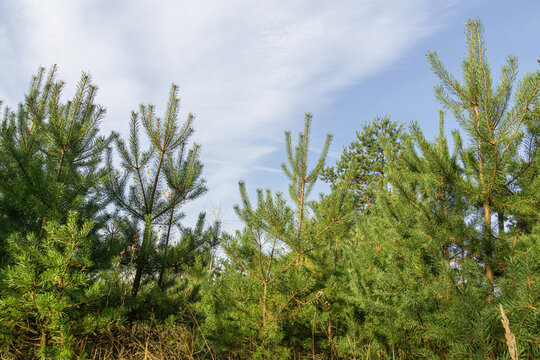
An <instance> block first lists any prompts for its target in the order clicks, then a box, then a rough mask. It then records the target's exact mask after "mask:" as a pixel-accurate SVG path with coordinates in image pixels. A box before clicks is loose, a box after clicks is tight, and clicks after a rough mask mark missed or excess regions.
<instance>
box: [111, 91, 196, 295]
mask: <svg viewBox="0 0 540 360" xmlns="http://www.w3.org/2000/svg"><path fill="white" fill-rule="evenodd" d="M177 92H178V88H177V86H176V85H173V86H172V87H171V92H170V96H169V102H168V105H167V111H166V113H165V117H164V118H163V119H162V118H159V117H156V115H155V110H154V106H153V105H146V106H145V105H141V106H140V108H139V112H132V115H131V123H130V137H129V141H128V142H127V143H126V142H124V141H123V140H121V139H117V141H116V145H117V149H118V153H119V155H120V158H121V161H122V168H123V172H122V173H119V172H117V176H116V177H115V178H114V179H113V180H112V181H110V182H108V183H107V184H106V186H107V190H108V193H109V194H110V197H111V199H112V201H113V202H114V203H115V205H116V206H117V207H118V208H119V209H121V210H122V211H124V212H126V213H127V214H129V215H130V216H131V218H132V221H133V222H134V223H135V224H141V225H140V226H142V236H140V235H138V237H142V239H141V240H137V242H138V244H137V248H136V254H135V268H136V273H135V277H134V280H133V288H132V292H131V294H132V296H133V297H135V296H136V295H137V293H138V291H139V288H140V285H141V280H142V277H143V274H149V275H152V276H153V275H155V274H156V273H159V275H158V276H159V279H160V280H159V282H160V285H162V283H163V276H164V272H165V270H166V267H165V266H164V264H165V263H164V262H163V261H160V263H161V266H160V264H159V263H155V262H152V261H150V260H151V259H152V258H155V255H156V250H157V244H158V237H159V236H160V235H161V238H160V239H159V241H160V247H161V249H162V251H163V252H164V253H166V252H167V251H168V249H169V246H170V241H171V235H172V232H171V231H172V229H173V228H174V227H175V226H176V225H178V224H179V221H180V220H181V219H182V217H183V216H184V215H183V213H182V212H181V211H180V208H181V206H182V205H184V204H185V203H187V202H188V201H190V200H193V199H196V198H198V197H199V196H201V195H203V194H204V193H205V192H206V187H205V181H204V179H202V178H201V175H202V164H201V163H200V162H199V160H198V155H199V151H200V146H199V145H194V146H193V147H192V148H191V149H190V150H189V151H186V147H187V144H188V140H189V137H190V136H191V134H192V133H193V129H192V128H191V124H192V120H193V116H192V115H189V117H188V119H187V120H186V121H185V122H184V123H183V124H181V125H180V124H179V123H178V110H179V109H178V108H179V102H180V100H179V99H178V98H177ZM141 122H142V125H143V128H144V131H145V133H146V135H147V137H148V140H149V141H150V147H149V149H148V150H147V151H142V149H141V140H140V135H139V130H140V123H141ZM109 168H110V169H111V171H112V169H113V165H112V158H111V156H109ZM164 229H165V231H164V232H163V234H160V233H161V231H162V230H164Z"/></svg>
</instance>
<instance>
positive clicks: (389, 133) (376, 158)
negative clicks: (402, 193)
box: [321, 116, 405, 212]
mask: <svg viewBox="0 0 540 360" xmlns="http://www.w3.org/2000/svg"><path fill="white" fill-rule="evenodd" d="M404 140H405V135H404V133H403V127H402V126H401V125H399V123H397V122H394V121H391V120H390V117H389V116H385V117H382V118H381V117H378V116H377V117H375V118H374V119H373V121H372V122H371V123H366V124H364V125H363V126H362V130H361V131H360V132H358V131H357V132H356V139H355V140H354V141H353V142H351V143H350V144H349V145H348V146H347V147H346V148H344V149H343V154H342V155H341V158H340V159H339V160H338V161H337V162H336V165H335V166H333V167H326V168H325V169H324V171H323V173H322V176H321V179H322V180H324V181H326V182H329V183H330V184H331V185H332V187H335V186H337V185H338V184H339V183H340V182H343V181H344V178H345V175H346V174H347V171H348V170H349V168H350V167H351V166H352V169H351V172H352V175H351V176H352V184H351V186H350V189H351V190H352V191H353V193H354V201H355V204H356V207H357V208H358V209H359V210H362V211H364V212H367V211H368V210H369V208H370V206H371V205H372V204H373V202H374V201H375V198H376V193H377V191H378V190H379V188H380V187H381V186H383V187H384V186H385V183H386V176H387V172H388V169H387V167H388V163H389V161H390V159H387V158H386V152H385V149H386V148H387V147H388V148H389V150H390V152H389V153H388V156H390V157H391V158H395V157H396V156H397V155H398V154H399V152H400V151H401V149H402V148H403V143H404Z"/></svg>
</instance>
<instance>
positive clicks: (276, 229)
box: [205, 114, 348, 358]
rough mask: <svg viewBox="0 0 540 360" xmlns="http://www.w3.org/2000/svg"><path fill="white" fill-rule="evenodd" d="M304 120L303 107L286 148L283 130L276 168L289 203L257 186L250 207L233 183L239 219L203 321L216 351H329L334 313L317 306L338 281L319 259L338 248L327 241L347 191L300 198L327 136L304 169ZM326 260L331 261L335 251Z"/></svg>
mask: <svg viewBox="0 0 540 360" xmlns="http://www.w3.org/2000/svg"><path fill="white" fill-rule="evenodd" d="M310 126H311V115H310V114H307V115H306V119H305V128H304V132H303V133H301V134H300V135H299V137H298V144H297V145H296V146H295V147H294V149H293V147H292V144H291V137H290V133H289V132H286V133H285V142H286V150H287V159H288V164H283V165H282V168H283V170H284V172H285V174H286V175H287V176H288V177H289V179H290V181H291V182H290V185H289V195H290V198H291V200H292V203H293V204H294V205H295V207H294V208H291V207H290V206H288V205H287V203H286V201H285V199H284V198H283V196H282V194H281V193H277V194H272V192H271V191H270V190H266V191H263V190H261V189H258V190H257V205H256V206H255V207H253V206H252V205H251V203H250V201H249V198H248V196H247V192H246V187H245V184H244V183H242V182H241V183H240V194H241V197H242V202H243V204H242V207H240V206H236V207H235V210H236V212H237V214H238V216H239V217H240V218H241V219H242V220H243V221H244V222H245V224H246V226H245V228H244V229H243V230H242V231H238V232H237V233H236V236H234V237H233V236H229V237H226V238H225V239H224V250H225V253H226V255H227V259H226V261H225V262H224V263H223V268H222V270H221V271H220V272H219V275H218V277H217V278H216V281H215V284H214V285H213V287H212V291H211V297H210V299H211V300H209V301H210V306H209V307H208V309H207V311H208V312H209V315H208V319H207V322H206V325H205V326H206V332H207V334H208V335H207V336H209V337H210V338H211V339H213V340H214V341H215V342H216V346H219V348H218V349H219V350H220V353H222V354H223V355H224V356H225V355H227V356H228V355H236V356H240V357H253V358H291V357H297V356H303V355H307V354H310V353H311V352H313V351H314V352H317V353H319V352H324V353H327V354H329V355H330V356H332V354H333V352H334V345H333V337H334V329H333V328H334V327H335V326H336V325H335V322H334V321H335V320H334V319H333V315H332V314H331V313H330V312H329V310H328V309H327V310H324V309H325V308H326V306H327V300H326V299H327V298H330V296H334V295H333V294H332V295H327V293H329V292H332V293H334V292H335V291H337V290H338V288H337V286H336V285H335V282H334V280H335V277H327V275H328V273H327V269H326V268H325V265H326V264H327V262H325V261H326V255H327V254H329V253H331V252H332V251H334V252H333V254H335V252H336V251H338V250H337V249H336V248H335V247H334V244H336V242H337V241H338V239H339V236H340V235H341V234H343V233H344V230H343V228H344V225H343V224H344V223H345V222H346V216H347V215H348V213H347V211H345V210H344V209H345V204H346V203H347V201H346V200H345V199H346V194H347V192H346V191H345V190H344V189H343V188H342V190H343V191H342V192H341V193H336V195H332V196H331V197H329V198H327V201H326V202H325V203H324V204H323V206H318V205H316V204H314V203H312V202H311V203H310V202H309V201H308V196H309V194H310V191H311V190H312V188H313V185H314V184H315V181H316V180H317V178H318V177H319V175H320V173H321V171H322V168H323V165H324V161H325V158H326V154H327V151H328V147H329V144H330V140H331V137H330V136H327V139H326V142H325V145H324V147H323V151H322V153H321V155H320V157H319V159H318V161H317V162H316V164H315V167H314V168H313V169H312V170H309V169H308V168H309V166H308V153H309V132H310ZM330 199H331V200H332V201H330ZM330 234H332V235H330ZM330 249H333V250H332V251H330ZM330 263H334V265H335V264H336V263H337V258H336V257H334V258H332V260H330ZM335 271H336V269H335V266H334V269H333V270H331V272H332V273H335ZM321 310H323V312H322V313H321Z"/></svg>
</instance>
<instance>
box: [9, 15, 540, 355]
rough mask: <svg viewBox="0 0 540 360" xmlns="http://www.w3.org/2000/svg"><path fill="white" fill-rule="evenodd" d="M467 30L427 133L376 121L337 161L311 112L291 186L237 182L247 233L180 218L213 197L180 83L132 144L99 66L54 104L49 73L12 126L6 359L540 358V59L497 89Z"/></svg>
mask: <svg viewBox="0 0 540 360" xmlns="http://www.w3.org/2000/svg"><path fill="white" fill-rule="evenodd" d="M466 41H467V55H466V58H465V59H464V61H463V63H462V69H463V74H462V79H458V78H457V77H454V75H452V74H450V73H449V72H448V71H447V70H446V69H445V68H444V66H443V64H442V61H441V60H440V59H439V57H438V56H437V54H436V53H434V52H429V53H428V54H427V58H428V62H429V64H430V65H431V67H432V69H433V71H434V73H435V75H436V76H437V77H438V78H439V79H440V86H438V87H437V88H436V89H435V95H436V97H437V99H438V100H439V101H440V103H441V104H442V106H443V107H444V109H445V110H446V112H443V111H441V112H440V114H439V123H440V132H439V135H438V136H437V138H436V139H435V140H433V141H430V140H429V139H426V137H425V136H424V134H423V133H422V131H421V129H420V127H419V125H418V124H415V123H413V124H410V125H409V126H405V125H403V124H399V123H398V122H395V121H392V120H390V118H389V117H383V118H381V117H376V118H375V119H374V120H373V122H371V123H366V124H365V125H364V126H363V127H362V128H361V129H360V130H359V131H358V132H357V134H356V135H357V136H356V139H355V140H354V141H353V142H352V143H351V144H350V145H349V146H348V147H347V148H345V149H344V153H343V156H342V157H341V159H340V160H339V161H338V162H337V163H336V164H335V165H334V166H327V167H325V160H326V155H327V152H328V149H329V146H330V142H331V139H332V138H331V136H328V137H327V139H326V142H325V143H324V145H323V150H322V152H321V154H320V157H319V159H318V160H317V161H315V162H312V161H310V160H309V158H308V155H309V153H310V152H309V147H310V142H309V141H310V128H311V126H312V117H311V115H310V114H307V115H306V118H305V127H304V131H303V132H302V133H301V134H299V135H298V139H297V141H296V142H294V141H293V139H292V136H291V134H290V133H289V132H286V133H285V140H286V141H285V143H286V161H285V162H284V163H283V165H282V168H283V171H284V173H285V175H286V176H287V178H288V179H289V180H290V185H289V192H288V194H282V193H280V192H274V191H271V190H263V189H259V190H257V192H256V198H250V196H249V195H248V193H247V191H246V185H245V184H244V183H243V182H240V198H241V201H240V204H239V205H238V206H236V207H235V210H236V213H237V214H238V216H239V218H240V219H241V220H242V221H243V223H244V226H243V228H242V229H240V230H238V231H237V232H236V233H235V234H227V233H223V232H221V231H220V226H219V223H214V224H207V221H206V216H205V214H201V215H200V217H199V220H198V221H197V223H196V224H195V225H194V227H193V228H188V227H186V226H185V225H184V224H183V222H182V218H183V209H185V208H186V206H189V201H190V200H193V199H196V198H198V197H200V196H203V195H204V193H205V192H206V191H207V189H206V187H205V180H204V178H203V165H202V164H201V162H200V161H199V158H198V154H199V151H200V147H199V145H196V144H191V143H190V141H189V139H190V135H191V134H192V133H193V128H192V121H193V118H192V116H191V115H190V116H189V117H188V118H187V119H186V120H185V121H182V120H180V119H179V116H178V110H179V109H178V107H179V100H178V98H177V88H176V86H174V85H173V87H172V89H171V93H170V96H169V102H168V105H167V108H166V109H165V112H164V116H163V117H159V116H158V115H156V110H155V108H154V107H153V106H152V105H141V106H140V107H139V109H138V110H137V111H134V112H133V113H132V114H131V122H130V131H129V134H128V138H127V139H122V138H121V137H120V136H119V135H117V134H114V133H113V134H110V135H107V136H103V135H100V133H99V128H98V127H99V123H100V121H101V120H102V119H103V117H104V113H105V111H104V109H103V108H102V107H101V106H99V105H97V104H95V103H94V98H95V95H96V87H95V86H94V85H92V83H91V80H90V77H89V76H88V75H83V76H82V78H81V81H80V83H79V86H78V88H77V90H76V92H75V94H74V95H73V98H72V100H69V101H67V102H62V101H61V97H60V95H61V92H62V87H63V83H62V82H61V81H57V80H56V77H55V73H56V69H55V68H52V69H51V70H50V71H49V72H48V73H46V72H45V71H44V70H43V69H42V70H40V71H39V73H38V74H37V75H36V76H35V77H34V78H33V79H32V82H31V86H30V90H29V92H28V94H27V96H26V97H25V99H24V101H23V102H21V104H20V105H19V106H18V107H17V108H15V109H10V108H4V115H3V119H2V122H1V128H0V170H1V171H0V174H1V177H2V178H1V181H0V356H1V357H2V358H6V359H27V358H39V359H53V358H54V359H73V358H87V359H100V358H102V359H107V358H109V359H113V358H115V359H116V358H123V359H137V358H141V359H143V358H144V359H173V358H178V359H183V358H186V359H191V358H212V359H227V358H228V359H244V358H256V359H274V358H283V359H303V358H311V359H326V358H328V359H357V358H358V359H418V358H426V359H509V358H510V359H518V358H521V359H538V358H540V337H539V334H540V222H539V221H538V220H539V214H538V209H539V200H540V195H539V189H540V176H539V166H540V159H539V156H538V145H539V139H540V132H539V126H538V125H539V123H540V121H539V120H540V71H536V72H535V73H530V74H525V75H524V76H522V77H521V78H518V74H517V59H515V58H512V57H509V58H508V59H507V62H506V64H505V65H504V66H503V68H502V71H501V75H500V78H499V79H498V82H496V80H495V79H494V78H493V77H492V75H491V69H490V66H489V64H488V62H487V59H486V54H485V51H484V46H483V33H482V26H481V25H480V24H479V23H478V21H469V22H468V24H467V27H466ZM448 115H451V116H453V117H455V118H456V119H457V120H458V122H459V124H460V129H459V130H455V131H453V133H452V139H451V141H450V140H449V139H447V137H446V135H445V131H444V117H445V116H448ZM321 180H322V181H326V182H328V183H329V184H330V185H331V191H330V193H329V194H327V195H320V196H319V197H318V198H317V199H316V200H313V199H314V197H313V196H310V195H311V191H312V189H313V186H314V184H315V182H316V181H321ZM219 249H221V250H219ZM216 254H218V255H216Z"/></svg>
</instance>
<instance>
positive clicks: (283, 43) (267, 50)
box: [0, 0, 449, 221]
mask: <svg viewBox="0 0 540 360" xmlns="http://www.w3.org/2000/svg"><path fill="white" fill-rule="evenodd" d="M448 6H449V5H448V2H447V1H427V0H412V1H407V2H404V1H401V0H390V1H379V0H364V1H352V0H351V1H337V2H328V1H292V2H288V3H287V4H286V5H285V3H280V4H277V3H270V2H263V1H260V2H257V1H249V0H240V1H227V2H223V1H218V0H215V1H206V2H178V1H159V2H151V1H127V0H124V1H115V2H111V1H105V0H100V1H70V0H62V1H60V0H58V1H47V2H42V1H38V0H27V1H7V2H6V3H4V5H2V8H1V10H2V12H3V14H1V15H0V20H2V22H1V25H0V50H1V51H2V54H4V55H2V56H1V57H0V65H2V66H3V67H4V69H9V70H8V71H7V74H3V75H0V81H1V82H0V96H3V97H4V99H5V100H7V102H8V103H10V105H15V104H14V103H13V102H14V101H18V100H19V99H21V96H22V93H23V90H24V89H26V87H25V86H26V84H27V83H28V79H29V78H30V76H31V74H33V73H34V72H35V70H36V68H37V66H38V65H44V66H50V65H52V64H54V63H57V64H58V65H59V69H60V72H59V77H60V78H62V79H64V80H66V82H67V87H66V93H67V94H69V93H71V92H72V90H73V89H74V88H75V86H76V83H77V81H78V79H79V76H80V72H81V71H82V70H84V71H88V72H89V73H91V74H92V75H93V78H94V81H95V83H96V84H97V85H99V87H100V91H99V94H98V98H97V100H98V102H99V103H101V104H103V105H105V106H106V107H107V111H108V115H107V117H106V119H105V120H104V122H103V124H102V129H103V130H104V131H107V132H109V131H111V130H116V131H120V132H121V133H123V134H126V132H127V127H128V120H129V114H130V112H131V110H134V109H137V107H138V104H139V103H141V102H145V103H154V104H156V105H157V106H158V107H157V109H158V111H159V110H160V109H161V110H162V111H164V105H165V102H166V98H167V94H168V87H169V85H170V82H172V81H174V82H178V83H179V85H180V94H181V97H182V109H183V111H184V113H183V115H182V116H184V117H185V116H187V112H193V113H195V115H196V120H195V130H196V134H195V137H194V140H195V141H197V142H199V143H201V144H202V145H203V152H202V160H203V162H204V163H205V176H206V177H207V179H208V187H209V189H210V191H209V193H208V195H206V196H205V198H204V199H201V200H198V201H196V202H195V203H194V204H193V205H192V207H193V208H195V209H199V208H201V209H209V208H215V207H219V208H222V209H223V216H225V217H227V218H229V219H230V218H231V217H233V216H234V215H233V214H232V211H231V210H230V209H231V206H232V204H233V203H235V202H238V190H237V182H238V180H239V179H241V178H245V177H247V176H249V174H250V173H252V172H255V171H261V170H264V171H269V170H268V169H267V168H265V167H264V166H259V165H258V161H259V160H260V159H262V158H264V157H267V156H270V155H272V154H273V153H275V152H276V150H281V148H280V147H278V146H277V145H276V143H275V142H274V143H272V142H271V141H269V140H268V139H269V138H275V137H278V138H281V136H282V134H283V129H287V128H291V126H290V122H291V121H294V122H295V123H297V122H301V121H302V119H296V118H295V119H292V116H293V115H292V114H295V113H297V112H298V111H300V110H301V111H312V112H316V111H317V110H318V109H322V108H324V107H325V106H328V105H329V104H330V103H331V102H332V96H333V95H332V94H333V93H334V92H336V91H337V90H339V89H342V88H344V87H347V86H351V85H353V84H356V83H358V82H360V81H362V79H365V78H366V77H368V76H372V75H373V74H374V73H376V72H379V71H381V70H383V69H384V68H385V67H386V66H388V65H390V64H392V63H393V62H395V61H397V60H399V58H400V57H401V56H403V54H404V53H405V52H406V51H407V50H408V49H410V48H411V47H412V46H413V45H414V44H415V43H417V42H418V41H419V40H421V39H423V38H424V37H426V36H428V35H430V34H432V33H433V32H434V31H435V30H436V29H437V26H439V24H440V23H441V19H442V16H444V15H443V11H442V10H444V9H446V8H447V7H448ZM16 84H22V85H21V86H24V87H18V85H16ZM11 94H15V95H16V96H15V95H11ZM279 163H281V159H279V160H278V161H276V164H275V165H276V166H277V165H279ZM264 187H267V186H266V185H265V186H264ZM227 221H229V220H227ZM230 221H233V220H230Z"/></svg>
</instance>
